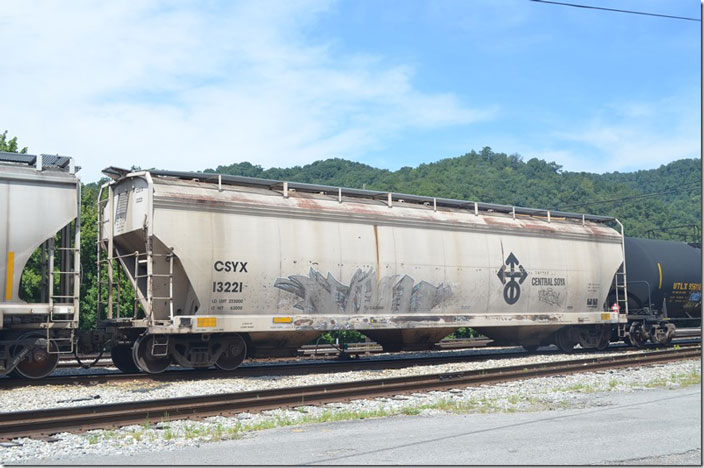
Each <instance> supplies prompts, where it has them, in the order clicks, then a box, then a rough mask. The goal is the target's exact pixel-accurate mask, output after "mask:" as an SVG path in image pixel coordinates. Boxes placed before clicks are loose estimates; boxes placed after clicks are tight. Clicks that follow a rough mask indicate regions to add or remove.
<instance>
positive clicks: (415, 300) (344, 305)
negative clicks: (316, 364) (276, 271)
mask: <svg viewBox="0 0 704 468" xmlns="http://www.w3.org/2000/svg"><path fill="white" fill-rule="evenodd" d="M274 286H275V287H277V288H279V289H282V290H284V291H287V292H290V293H292V294H295V295H296V296H298V297H299V298H301V299H302V301H300V302H298V303H297V304H295V305H294V307H295V308H297V309H300V310H302V311H303V312H304V313H306V314H323V313H344V314H361V313H365V312H366V311H370V310H375V311H384V312H387V313H392V314H407V313H414V312H427V311H431V310H433V309H434V308H435V307H438V306H440V305H442V304H443V302H445V301H446V300H448V299H449V298H450V297H452V290H451V288H450V287H449V286H447V285H445V284H443V283H440V284H439V285H438V286H433V285H432V284H430V283H428V282H427V281H421V282H419V283H418V284H416V283H415V280H414V279H413V278H411V277H410V276H408V275H403V276H400V275H392V276H385V277H383V278H381V279H379V280H378V281H377V278H376V272H375V270H374V269H373V268H370V269H368V270H366V271H362V270H361V269H357V271H355V273H354V274H353V275H352V278H351V279H350V282H349V284H348V285H346V284H342V283H340V282H339V281H338V280H337V279H336V278H335V277H334V276H333V275H332V274H330V273H328V274H327V276H323V275H322V274H320V272H318V271H316V270H314V269H313V268H311V269H310V271H309V273H308V276H303V275H291V276H289V277H287V278H277V279H276V281H275V282H274Z"/></svg>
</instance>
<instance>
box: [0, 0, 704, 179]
mask: <svg viewBox="0 0 704 468" xmlns="http://www.w3.org/2000/svg"><path fill="white" fill-rule="evenodd" d="M575 3H581V4H589V5H597V6H606V7H611V8H620V9H632V10H639V11H648V12H656V13H663V14H670V15H679V16H688V17H696V18H699V17H700V3H699V2H696V1H693V0H668V1H664V0H660V1H656V0H638V1H634V0H612V1H607V0H600V1H596V0H580V1H577V0H575ZM700 28H701V23H698V22H690V21H680V20H672V19H664V18H653V17H645V16H638V15H630V14H622V13H615V12H606V11H595V10H585V9H578V8H569V7H563V6H556V5H548V4H538V3H534V2H530V1H528V0H464V1H449V0H444V1H420V0H404V1H392V0H384V1H368V0H366V1H365V0H354V1H340V2H334V1H315V0H301V1H287V2H275V1H273V0H267V1H260V2H229V1H225V2H215V1H213V2H205V3H204V2H200V3H199V2H185V1H184V2H161V1H140V2H131V3H130V2H94V1H85V2H81V1H75V2H60V1H44V2H32V1H10V2H6V3H3V7H2V9H0V44H3V45H11V47H3V48H2V49H3V57H4V59H3V60H4V63H5V64H10V67H9V70H7V69H6V70H4V72H3V74H2V75H0V95H1V97H2V101H0V102H2V103H3V104H2V107H3V112H2V114H1V115H2V118H0V130H4V129H7V130H8V131H9V133H10V135H16V136H18V137H19V139H20V142H21V143H23V144H24V145H27V146H29V147H30V151H31V152H35V153H60V154H68V155H72V156H75V157H76V158H77V160H78V163H79V164H80V165H81V166H83V170H82V176H83V179H84V181H93V180H96V179H97V178H98V177H99V175H100V172H99V171H100V169H102V168H103V167H105V166H108V165H118V166H130V165H132V164H135V165H139V166H142V167H152V166H153V167H159V168H166V169H176V170H202V169H204V168H206V167H215V166H217V165H219V164H230V163H233V162H239V161H243V160H248V161H250V162H253V163H256V164H260V165H262V166H264V167H271V166H290V165H293V164H305V163H308V162H312V161H315V160H317V159H323V158H328V157H341V158H345V159H351V160H355V161H360V162H364V163H368V164H371V165H374V166H377V167H385V168H389V169H397V168H399V167H401V166H405V165H417V164H420V163H423V162H426V163H427V162H432V161H436V160H438V159H442V158H446V157H454V156H458V155H461V154H464V153H466V152H468V151H470V150H472V149H475V150H480V149H481V148H482V147H484V146H490V147H492V148H493V149H494V150H495V151H501V152H506V153H510V154H511V153H518V154H520V155H522V156H523V157H524V159H526V160H527V159H529V158H531V157H538V158H543V159H547V160H549V161H556V162H557V163H558V164H561V165H562V166H563V167H564V169H566V170H586V171H592V172H605V171H614V170H618V171H631V170H636V169H649V168H654V167H658V166H659V165H660V164H664V163H667V162H669V161H672V160H675V159H679V158H684V157H700V151H701V149H700V138H701V134H700V132H701V130H700V127H701V121H700V87H701V77H700V68H701V61H700V60H701V42H700V32H701V29H700Z"/></svg>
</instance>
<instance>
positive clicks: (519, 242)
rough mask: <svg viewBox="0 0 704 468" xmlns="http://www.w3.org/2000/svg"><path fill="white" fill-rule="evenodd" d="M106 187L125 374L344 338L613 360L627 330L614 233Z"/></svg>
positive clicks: (306, 194)
mask: <svg viewBox="0 0 704 468" xmlns="http://www.w3.org/2000/svg"><path fill="white" fill-rule="evenodd" d="M105 173H106V174H108V175H109V176H111V177H112V178H113V181H111V182H109V183H108V184H106V185H105V186H103V188H102V191H101V196H100V201H99V204H100V212H101V213H102V216H101V218H102V219H101V220H100V231H101V232H100V239H101V241H102V242H101V244H102V246H103V248H104V250H105V252H103V253H101V255H102V259H103V261H105V262H106V265H108V268H107V270H106V269H104V270H103V271H104V272H105V271H107V274H108V276H109V278H108V282H113V278H112V277H113V276H114V274H115V272H113V271H109V270H111V268H110V267H109V265H111V264H112V263H113V262H111V261H110V259H116V260H118V261H119V263H120V265H121V266H122V269H123V270H124V273H126V274H127V276H128V277H129V278H130V280H131V281H132V284H133V285H134V286H135V288H136V291H137V301H136V304H135V306H134V307H132V306H129V307H127V305H125V304H123V305H122V306H121V308H120V310H121V315H122V316H121V317H118V316H117V309H118V305H117V304H116V297H115V295H113V294H109V295H108V302H107V303H106V304H105V306H106V307H105V309H106V310H104V311H103V312H102V314H103V315H104V316H105V319H106V321H107V322H106V323H108V324H109V326H111V327H115V328H116V329H117V330H118V335H119V336H121V338H120V340H121V342H122V343H123V344H122V346H121V347H117V351H116V352H115V353H117V356H116V359H117V361H122V362H124V361H128V360H129V356H128V354H129V353H130V352H131V356H132V358H133V359H134V360H135V362H136V364H137V366H138V367H139V368H141V369H142V370H145V371H147V372H159V371H161V370H163V369H164V368H165V367H166V366H167V365H168V364H169V363H171V362H172V361H175V362H176V363H178V364H180V365H183V366H192V367H199V366H207V365H212V364H214V363H215V364H217V365H218V366H219V367H221V368H225V369H228V368H235V367H237V365H239V364H240V362H241V361H242V359H244V356H245V349H247V348H249V352H250V354H252V353H255V354H260V355H272V354H280V353H284V352H286V353H287V352H290V351H291V350H295V349H296V348H297V347H298V346H300V345H302V344H304V343H307V342H310V341H311V340H313V339H315V338H316V337H317V336H318V335H319V334H320V333H322V332H323V331H326V330H335V329H356V330H360V331H361V332H362V333H364V334H365V335H367V336H369V337H370V338H372V339H374V340H375V341H377V342H378V343H380V344H381V345H382V346H384V348H385V349H389V350H395V349H421V348H426V347H428V346H430V345H432V344H433V343H434V342H436V341H438V340H439V339H441V338H442V337H444V336H446V335H447V334H449V333H451V332H452V331H453V330H455V329H457V328H458V327H472V328H475V329H477V330H479V331H481V332H482V333H484V334H486V335H487V336H489V337H491V338H493V339H495V340H496V341H497V342H499V343H517V344H522V345H524V346H526V347H528V348H530V347H534V346H537V345H539V344H544V343H548V342H556V343H557V344H558V346H560V347H561V348H563V349H571V348H572V347H573V346H575V345H576V344H577V343H581V344H582V346H585V347H601V346H605V344H606V343H608V339H609V336H610V334H611V330H612V328H613V327H614V325H615V324H618V323H622V322H624V321H625V313H624V312H625V311H623V310H622V311H621V313H618V312H617V311H615V310H614V311H612V310H611V308H610V307H609V306H610V304H607V303H606V301H607V294H608V292H609V288H610V286H611V284H612V280H613V278H614V275H615V274H616V273H617V271H618V270H619V268H620V267H621V268H624V271H623V272H622V273H623V274H625V267H623V266H622V263H623V260H624V254H623V237H622V232H621V233H619V232H617V231H616V230H614V229H612V228H611V227H608V226H607V223H609V222H614V223H615V224H619V223H618V221H616V220H614V219H613V218H607V217H600V216H591V215H577V214H573V213H561V212H549V211H545V210H534V209H527V208H518V207H507V206H502V205H492V204H484V203H474V202H466V201H458V200H446V199H439V198H430V197H420V196H414V195H402V194H394V193H385V192H373V191H367V190H356V189H340V188H335V187H327V186H316V185H309V184H298V183H286V182H279V181H274V180H263V179H251V178H246V177H234V176H219V175H217V174H200V173H177V172H167V171H151V172H150V171H140V172H132V173H130V172H129V171H125V170H122V169H117V168H108V169H106V170H105ZM103 274H105V273H103ZM624 297H625V296H624ZM125 311H128V314H127V316H126V314H125ZM143 332H146V333H143ZM135 340H136V342H135ZM133 342H135V343H134V344H132V343H133ZM130 350H131V351H130ZM113 357H115V354H114V355H113Z"/></svg>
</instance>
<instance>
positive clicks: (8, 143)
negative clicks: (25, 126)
mask: <svg viewBox="0 0 704 468" xmlns="http://www.w3.org/2000/svg"><path fill="white" fill-rule="evenodd" d="M18 148H19V147H18V145H17V137H14V138H11V139H9V140H8V139H7V130H5V131H4V132H3V133H1V134H0V151H5V152H6V153H26V152H27V147H26V146H25V147H24V148H22V149H18Z"/></svg>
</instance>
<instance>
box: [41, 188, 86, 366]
mask: <svg viewBox="0 0 704 468" xmlns="http://www.w3.org/2000/svg"><path fill="white" fill-rule="evenodd" d="M78 199H79V201H80V190H79V192H78ZM59 232H60V240H59V242H60V244H59V246H58V247H57V246H56V239H55V238H54V237H52V238H50V239H48V240H46V241H45V242H44V243H43V244H42V245H41V251H40V255H41V257H40V262H41V275H40V276H41V288H40V289H41V295H42V298H41V299H42V301H45V300H46V301H47V302H48V305H49V313H48V314H47V319H46V343H47V352H48V353H50V354H72V353H73V351H74V349H73V348H74V331H75V328H76V326H77V325H78V315H79V304H80V283H81V276H80V271H81V228H80V214H79V216H78V217H77V218H76V219H75V220H74V221H72V222H70V223H69V224H67V225H66V226H64V227H63V228H62V229H61V231H59ZM57 257H58V262H57ZM57 263H58V268H57ZM55 279H58V292H57V291H56V288H57V285H56V282H55ZM57 329H64V330H65V329H68V330H70V331H69V333H68V334H66V333H63V334H62V335H61V336H59V335H58V334H57V333H52V332H53V331H55V330H57Z"/></svg>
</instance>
